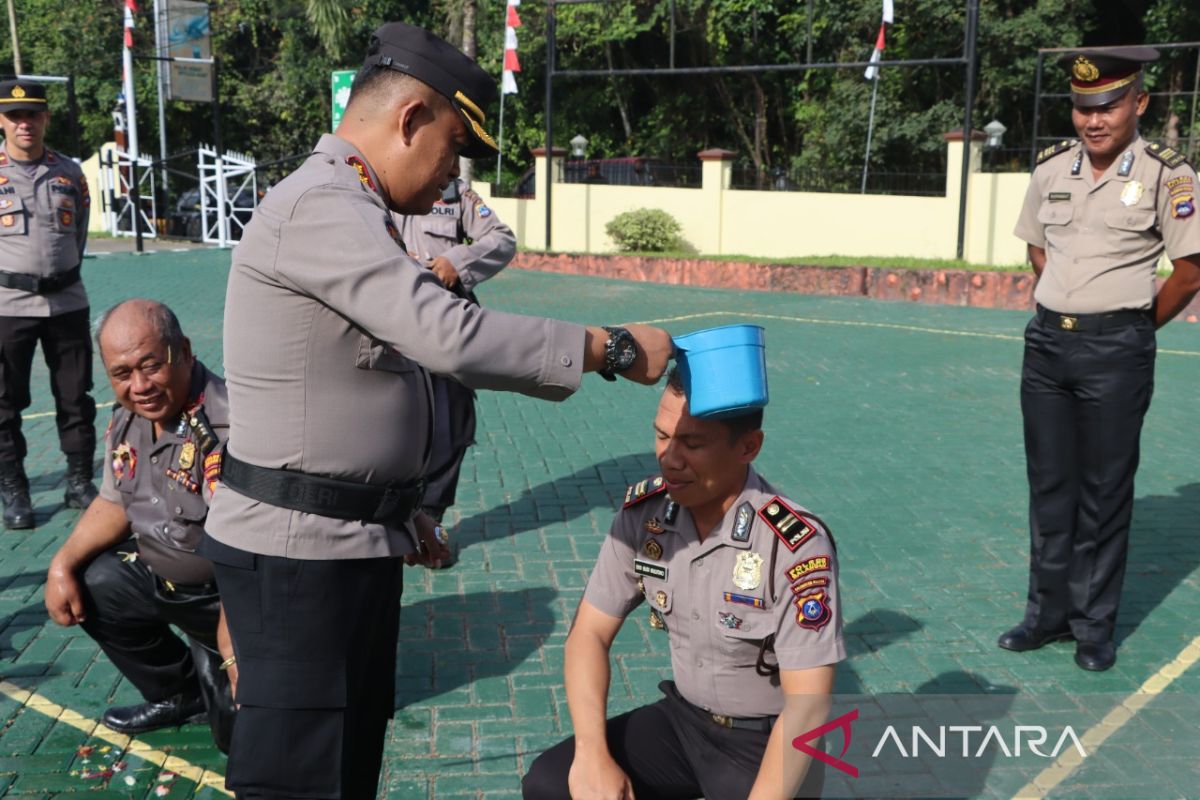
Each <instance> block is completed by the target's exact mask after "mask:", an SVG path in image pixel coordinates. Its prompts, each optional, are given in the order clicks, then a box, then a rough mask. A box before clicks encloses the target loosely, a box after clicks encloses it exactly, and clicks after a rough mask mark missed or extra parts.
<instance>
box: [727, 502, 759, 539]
mask: <svg viewBox="0 0 1200 800" xmlns="http://www.w3.org/2000/svg"><path fill="white" fill-rule="evenodd" d="M752 522H754V506H752V505H750V504H749V503H742V504H741V505H740V506H738V510H737V517H736V518H735V519H734V520H733V537H732V538H733V540H734V541H735V542H748V541H750V524H751V523H752Z"/></svg>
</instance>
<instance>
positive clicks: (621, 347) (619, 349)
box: [600, 325, 638, 381]
mask: <svg viewBox="0 0 1200 800" xmlns="http://www.w3.org/2000/svg"><path fill="white" fill-rule="evenodd" d="M604 330H606V331H608V341H607V342H605V343H604V369H602V370H600V377H602V378H604V380H606V381H615V380H616V379H617V376H616V373H618V372H624V371H625V370H627V369H629V368H630V367H632V366H633V362H634V361H635V360H636V359H637V354H638V349H637V342H636V341H634V339H633V334H632V333H630V332H629V331H627V330H625V329H624V328H610V327H608V326H607V325H606V326H605V327H604Z"/></svg>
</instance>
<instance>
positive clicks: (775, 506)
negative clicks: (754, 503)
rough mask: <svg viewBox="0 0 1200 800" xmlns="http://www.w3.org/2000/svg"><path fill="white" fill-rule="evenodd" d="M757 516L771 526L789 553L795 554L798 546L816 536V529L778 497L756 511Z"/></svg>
mask: <svg viewBox="0 0 1200 800" xmlns="http://www.w3.org/2000/svg"><path fill="white" fill-rule="evenodd" d="M758 515H759V516H760V517H762V519H763V521H764V522H766V523H767V524H768V525H769V526H771V530H773V531H775V535H776V536H778V537H779V538H780V540H781V541H782V542H783V544H784V546H786V547H787V549H788V550H790V551H791V552H793V553H794V552H796V550H798V549H799V548H800V545H802V544H804V543H805V542H807V541H808V540H809V539H811V538H812V537H813V536H815V535H816V533H817V529H816V528H814V527H813V525H812V524H811V523H810V522H809V521H808V520H806V519H805V518H804V517H802V516H800V515H799V514H797V513H796V512H795V511H793V510H792V509H790V508H788V505H787V503H785V502H783V500H782V499H781V498H779V497H778V496H776V497H773V498H771V502H769V503H767V504H766V505H765V506H763V507H762V508H760V509H759V510H758Z"/></svg>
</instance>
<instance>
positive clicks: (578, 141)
mask: <svg viewBox="0 0 1200 800" xmlns="http://www.w3.org/2000/svg"><path fill="white" fill-rule="evenodd" d="M1001 132H1002V133H1003V131H1001ZM587 146H588V140H587V138H586V137H585V136H584V135H583V134H582V133H577V134H575V138H574V139H572V140H571V155H573V156H575V157H576V158H583V157H584V156H585V155H587Z"/></svg>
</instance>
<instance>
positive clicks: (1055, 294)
mask: <svg viewBox="0 0 1200 800" xmlns="http://www.w3.org/2000/svg"><path fill="white" fill-rule="evenodd" d="M1146 145H1147V143H1146V141H1145V140H1144V139H1142V138H1140V137H1139V138H1137V139H1136V140H1135V141H1134V142H1133V143H1132V144H1131V145H1130V146H1129V148H1128V152H1129V153H1130V154H1131V155H1132V159H1133V161H1132V164H1131V165H1130V169H1129V174H1128V175H1121V174H1119V173H1120V171H1121V163H1122V160H1123V158H1124V155H1121V156H1117V158H1116V159H1115V160H1114V161H1113V163H1112V165H1111V166H1110V167H1109V168H1108V169H1107V170H1106V171H1105V173H1104V174H1103V175H1102V176H1101V177H1100V179H1099V180H1096V179H1095V178H1094V177H1093V175H1092V168H1091V162H1090V161H1089V159H1088V155H1087V152H1086V148H1085V147H1084V146H1083V144H1082V143H1080V142H1076V143H1074V145H1073V146H1072V147H1071V148H1070V149H1068V150H1066V151H1064V152H1062V153H1059V154H1058V155H1055V156H1052V157H1050V158H1049V159H1048V160H1046V161H1044V162H1042V163H1041V164H1039V165H1038V167H1037V169H1036V170H1034V173H1033V179H1032V180H1031V181H1030V184H1029V190H1028V192H1027V193H1026V195H1025V205H1024V206H1023V207H1022V209H1021V217H1020V219H1019V220H1018V221H1017V227H1016V231H1015V233H1016V235H1017V236H1018V237H1019V238H1020V239H1022V240H1023V241H1025V242H1028V243H1029V244H1031V245H1033V246H1035V247H1041V248H1043V249H1045V251H1046V268H1045V269H1044V270H1043V271H1042V276H1041V278H1040V280H1038V285H1037V288H1036V290H1035V291H1034V298H1035V299H1036V300H1037V302H1038V303H1040V304H1041V305H1042V306H1044V307H1046V308H1048V309H1050V310H1051V311H1057V312H1060V313H1064V314H1094V313H1102V312H1107V311H1118V310H1121V309H1149V308H1150V307H1151V305H1152V304H1153V302H1154V294H1155V288H1154V276H1155V270H1156V268H1157V265H1158V260H1159V257H1160V256H1161V255H1162V253H1163V250H1164V248H1165V249H1166V253H1167V257H1168V258H1170V259H1177V258H1184V257H1187V256H1191V255H1195V254H1197V253H1200V213H1196V211H1195V202H1196V201H1195V181H1196V172H1195V170H1193V169H1192V167H1191V166H1189V165H1188V164H1186V163H1184V164H1181V165H1179V166H1178V167H1175V168H1174V169H1171V168H1169V167H1167V165H1166V164H1164V163H1163V162H1162V161H1160V160H1158V159H1157V158H1154V157H1153V156H1151V155H1150V154H1148V153H1147V152H1146ZM1188 197H1190V198H1191V206H1190V208H1191V209H1192V210H1191V211H1189V210H1188V209H1189V206H1188V204H1187V203H1186V202H1185V201H1184V198H1188Z"/></svg>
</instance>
